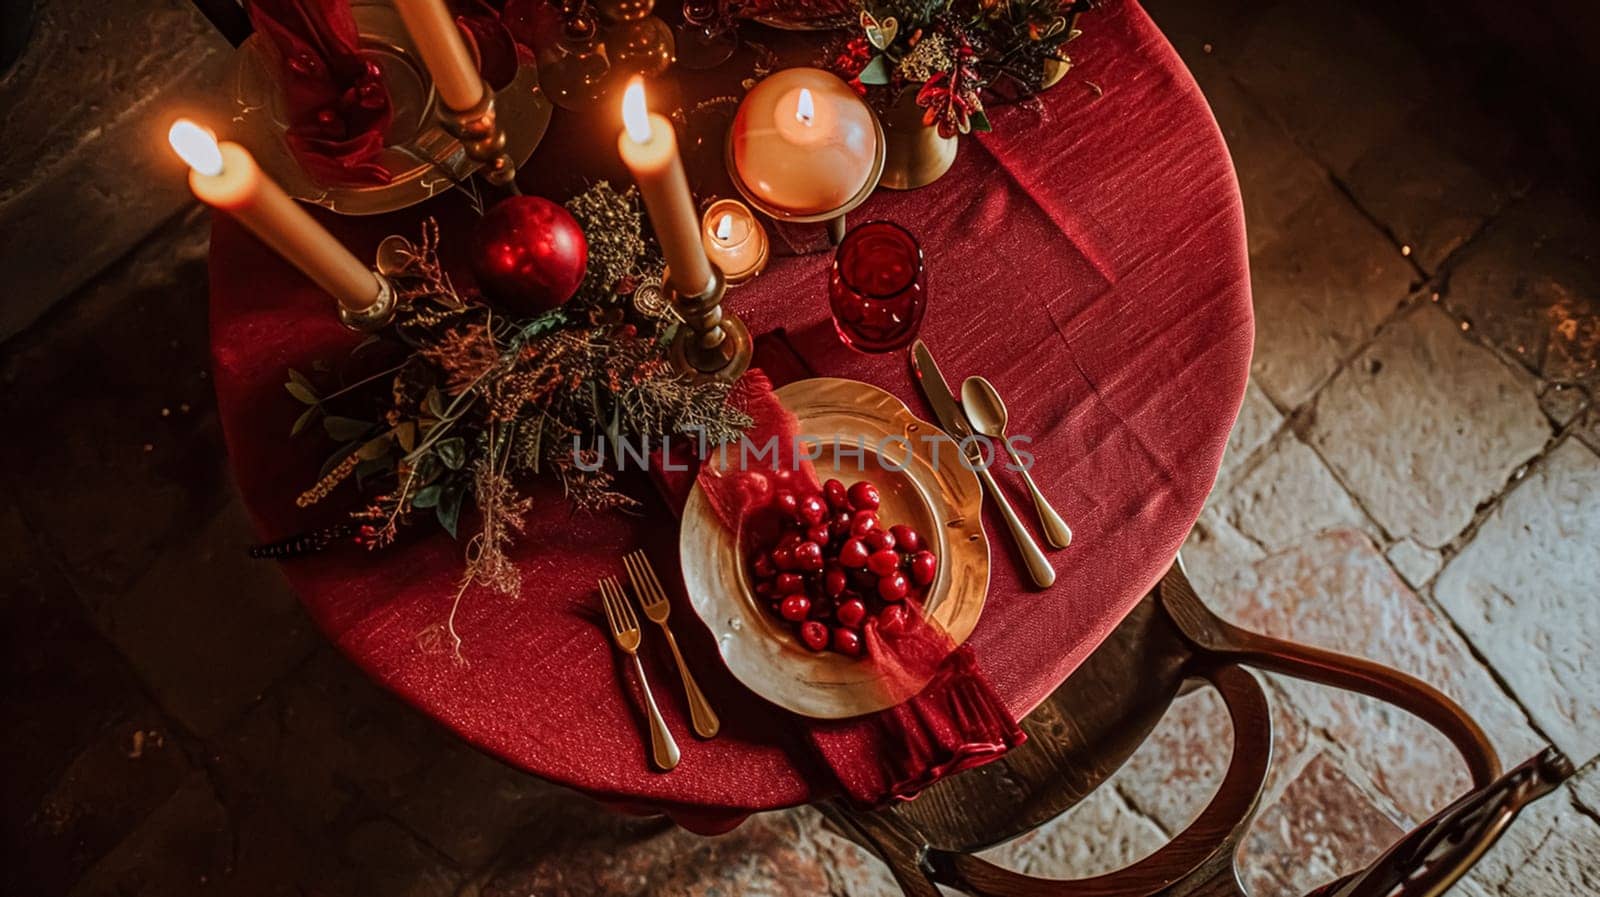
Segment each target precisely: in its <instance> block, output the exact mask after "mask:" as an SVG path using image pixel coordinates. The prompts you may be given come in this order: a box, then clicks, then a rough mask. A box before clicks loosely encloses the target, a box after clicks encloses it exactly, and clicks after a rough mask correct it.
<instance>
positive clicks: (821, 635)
mask: <svg viewBox="0 0 1600 897" xmlns="http://www.w3.org/2000/svg"><path fill="white" fill-rule="evenodd" d="M800 641H802V642H804V643H805V646H806V647H807V648H810V649H811V650H813V651H821V650H822V649H823V648H826V647H828V626H827V624H825V623H822V622H821V621H818V620H807V621H805V622H804V623H801V624H800Z"/></svg>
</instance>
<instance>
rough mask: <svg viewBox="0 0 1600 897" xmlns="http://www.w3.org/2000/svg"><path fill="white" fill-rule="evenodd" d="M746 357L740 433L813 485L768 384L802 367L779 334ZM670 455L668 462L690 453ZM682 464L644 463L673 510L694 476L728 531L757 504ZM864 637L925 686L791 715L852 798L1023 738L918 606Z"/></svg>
mask: <svg viewBox="0 0 1600 897" xmlns="http://www.w3.org/2000/svg"><path fill="white" fill-rule="evenodd" d="M756 355H757V361H758V362H759V363H761V364H763V365H764V366H765V369H762V368H752V369H751V370H750V371H749V372H748V373H746V374H745V375H744V377H743V378H742V379H741V380H740V381H739V383H738V384H737V385H736V386H735V387H734V392H733V395H732V397H731V398H730V400H731V401H734V402H737V403H738V404H740V405H741V406H743V407H744V408H745V410H746V411H748V412H749V413H750V415H751V417H753V418H754V419H755V423H754V424H753V425H752V427H751V431H750V433H749V434H748V435H749V437H750V438H751V439H752V440H753V441H754V442H755V443H756V444H758V445H759V444H764V443H765V442H766V441H767V439H768V438H769V437H772V436H776V437H777V438H778V446H779V450H778V460H777V464H776V466H778V467H779V469H794V468H798V470H799V474H798V475H799V476H800V477H801V479H802V480H803V481H806V482H808V483H809V484H810V485H811V486H812V487H813V488H815V487H816V486H817V481H816V474H815V473H814V472H813V471H812V469H811V465H810V463H809V462H805V461H803V460H797V459H795V458H794V457H793V452H794V436H795V434H796V433H797V432H798V422H797V421H796V420H795V418H794V415H793V414H792V413H791V412H789V411H788V409H786V408H784V407H783V404H782V403H781V402H779V401H778V398H777V396H776V395H775V394H774V392H773V382H772V380H773V379H779V380H780V382H789V381H791V380H796V379H801V378H803V377H806V376H809V375H810V371H809V370H808V369H807V367H806V365H805V363H804V362H803V361H802V360H801V359H800V357H799V356H798V355H796V354H795V353H794V351H793V350H792V349H790V348H789V347H788V345H787V344H786V343H784V342H783V336H782V334H781V333H778V334H771V335H764V336H763V337H761V338H760V339H758V340H757V350H756ZM767 371H771V372H772V375H773V376H772V378H770V379H769V375H768V373H767ZM680 448H682V449H685V450H687V448H688V447H687V446H680ZM678 454H679V453H675V457H674V458H673V459H672V460H673V461H674V462H684V461H688V460H690V459H687V458H683V457H678V456H676V455H678ZM691 467H692V465H691V464H686V463H674V464H672V465H664V464H657V465H655V467H654V470H653V475H654V479H655V481H656V483H657V485H658V486H659V487H660V488H661V490H662V492H663V494H664V495H666V496H667V499H668V501H669V502H670V503H671V505H672V507H673V509H674V510H676V511H678V512H680V513H681V512H682V510H683V505H684V501H685V500H686V499H687V498H688V495H689V491H690V489H691V488H692V487H693V486H694V484H695V483H696V482H697V481H698V482H699V483H700V485H701V488H702V489H703V490H704V491H705V493H706V495H707V497H708V498H709V499H710V501H711V504H712V506H713V508H714V509H715V511H716V513H717V514H718V516H719V517H720V518H722V520H723V523H724V525H726V526H728V527H730V528H734V529H737V528H738V527H740V526H741V525H742V524H743V522H744V520H745V517H746V515H748V514H749V513H751V512H752V511H753V510H758V509H753V508H750V507H748V506H747V503H746V502H745V496H747V495H748V494H749V493H748V491H747V490H743V489H740V488H739V487H738V485H737V484H736V482H734V480H735V478H734V477H727V476H721V475H718V474H717V473H716V472H715V471H713V470H711V469H710V468H709V467H706V468H702V469H700V470H699V471H698V472H690V471H688V470H685V468H691ZM736 476H737V475H736ZM866 640H867V643H868V646H869V651H868V653H867V656H866V657H865V658H863V659H862V661H861V662H862V663H872V664H875V665H876V666H877V667H878V670H879V671H880V672H881V673H882V674H883V675H884V676H886V677H888V678H890V679H891V680H899V681H901V682H905V683H909V684H908V685H907V686H906V687H905V689H904V691H907V692H909V691H911V689H913V688H916V686H917V684H920V683H923V682H926V683H927V684H926V685H923V686H922V687H921V690H920V691H917V693H916V694H915V695H914V696H913V697H912V698H910V699H909V700H906V701H904V702H901V703H900V704H897V705H896V706H894V707H891V708H889V709H887V710H883V711H880V712H878V713H873V714H868V715H866V716H861V717H855V718H852V719H845V720H809V719H808V720H804V721H803V723H802V721H800V720H798V719H797V720H796V725H797V726H798V727H799V728H800V730H801V731H802V732H803V733H804V735H805V738H806V739H807V740H808V741H809V742H810V744H811V746H812V747H813V748H815V749H816V751H817V754H818V755H819V756H820V757H821V759H822V760H823V762H824V763H825V764H826V765H827V766H828V768H829V769H831V770H832V771H833V775H834V778H835V779H837V780H838V783H839V786H840V787H841V789H842V790H843V791H844V793H845V794H846V795H847V796H848V797H849V798H850V799H851V800H852V801H854V802H855V803H857V804H859V805H862V806H876V805H878V804H882V803H884V802H886V801H888V800H892V799H896V798H899V799H908V798H911V797H914V796H915V795H916V794H917V793H918V792H919V791H921V790H922V789H923V788H926V787H927V786H929V785H931V784H933V783H934V782H936V781H938V780H939V779H940V778H941V777H943V776H946V775H949V774H951V773H954V772H960V771H961V770H963V769H970V768H972V767H974V766H980V765H982V764H984V763H988V762H989V761H991V760H994V759H996V758H998V757H999V756H1000V755H1002V754H1004V753H1005V752H1006V751H1008V750H1010V749H1011V748H1013V747H1016V746H1017V745H1019V744H1022V743H1023V741H1025V740H1026V739H1027V736H1026V735H1025V734H1023V731H1022V728H1021V727H1020V726H1018V725H1017V721H1016V720H1015V719H1013V718H1012V717H1011V715H1010V714H1009V713H1008V712H1007V711H1006V708H1005V704H1004V703H1003V702H1002V701H1001V700H1000V698H999V696H998V695H996V694H995V692H994V689H993V688H992V687H991V686H990V685H989V681H988V680H987V679H986V678H984V676H983V673H982V672H980V671H979V670H978V667H977V665H976V664H975V663H974V661H973V655H972V650H971V649H970V648H968V647H965V646H962V647H956V646H955V645H953V644H952V643H951V641H950V638H949V636H948V635H946V634H945V633H944V631H943V630H941V629H939V628H938V626H937V625H936V624H933V623H932V622H931V621H928V620H925V619H922V618H921V616H920V614H914V616H913V623H912V625H910V626H909V627H908V629H907V631H906V632H904V633H899V634H892V635H891V634H886V633H881V632H879V631H878V630H877V628H876V624H875V623H873V622H869V623H868V624H867V627H866Z"/></svg>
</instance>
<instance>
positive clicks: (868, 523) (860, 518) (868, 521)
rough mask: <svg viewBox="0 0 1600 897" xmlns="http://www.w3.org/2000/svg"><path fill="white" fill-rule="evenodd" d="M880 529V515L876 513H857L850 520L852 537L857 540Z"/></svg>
mask: <svg viewBox="0 0 1600 897" xmlns="http://www.w3.org/2000/svg"><path fill="white" fill-rule="evenodd" d="M877 528H878V513H877V512H876V511H857V512H856V515H855V516H854V517H852V518H850V535H852V536H855V537H856V538H857V539H859V538H861V537H862V536H865V535H866V534H867V533H870V532H872V531H873V530H875V529H877Z"/></svg>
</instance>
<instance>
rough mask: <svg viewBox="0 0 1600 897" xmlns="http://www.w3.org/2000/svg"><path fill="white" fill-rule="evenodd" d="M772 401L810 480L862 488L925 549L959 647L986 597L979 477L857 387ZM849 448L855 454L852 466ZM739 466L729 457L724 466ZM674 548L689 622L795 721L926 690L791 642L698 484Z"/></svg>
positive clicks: (923, 428)
mask: <svg viewBox="0 0 1600 897" xmlns="http://www.w3.org/2000/svg"><path fill="white" fill-rule="evenodd" d="M777 395H778V398H779V399H780V400H781V401H782V402H783V404H784V406H785V407H787V408H788V409H789V410H790V411H793V412H794V414H795V416H796V417H797V418H799V421H800V434H801V435H802V436H804V437H814V438H815V439H818V440H820V441H821V455H820V457H819V458H818V459H817V460H816V461H815V462H813V463H814V464H815V466H816V471H817V476H818V477H819V478H822V479H827V478H829V477H837V478H838V479H840V480H843V481H844V482H846V483H851V482H854V481H856V480H868V481H870V482H871V483H873V484H874V485H876V486H877V487H878V492H879V495H880V496H881V498H882V507H881V511H880V513H881V516H882V519H883V521H884V522H885V523H886V524H895V523H905V524H908V525H910V526H912V527H913V528H915V529H916V530H917V531H918V532H919V533H922V534H923V537H924V538H926V539H929V540H930V542H931V543H932V550H933V551H934V552H935V553H936V554H937V555H938V556H939V572H938V575H937V576H936V577H935V579H934V582H933V585H932V586H931V587H930V588H929V590H928V599H927V609H928V611H929V613H930V615H931V616H932V618H933V620H934V621H935V622H937V624H938V625H939V626H940V627H942V628H943V629H944V631H945V632H947V633H949V635H950V638H951V640H952V641H953V642H954V643H955V644H958V645H959V644H961V643H962V642H963V641H965V640H966V638H967V636H969V635H971V634H972V629H973V627H974V626H976V625H977V623H978V617H979V615H980V614H981V613H982V612H983V601H984V596H985V594H986V593H987V592H988V590H989V541H988V539H987V538H986V537H985V536H984V533H983V522H982V517H981V513H980V511H981V509H982V504H983V492H982V489H981V488H980V486H979V484H978V477H977V475H976V474H974V473H973V472H972V471H971V470H969V469H967V467H966V466H965V465H964V464H963V463H962V458H961V452H960V450H959V449H958V447H957V446H956V444H955V443H954V442H952V441H950V440H949V439H948V438H940V439H937V440H934V439H931V438H930V439H924V438H923V437H924V436H927V437H933V436H934V435H936V434H939V432H940V431H939V430H938V428H936V427H935V426H933V425H932V424H929V423H926V422H924V421H921V420H918V419H917V418H916V417H915V416H914V415H912V413H911V412H910V411H909V410H907V408H906V406H905V405H904V404H903V403H901V401H900V400H899V399H897V398H895V397H894V396H893V395H891V394H889V393H887V392H884V391H883V390H881V389H878V388H877V387H875V386H869V385H868V384H865V383H860V382H857V381H855V380H839V379H834V378H817V379H812V380H800V381H797V382H795V383H791V384H789V385H787V386H785V387H783V388H782V389H779V390H778V391H777ZM855 446H860V447H862V449H863V450H862V453H861V454H862V457H863V459H864V460H863V461H862V462H860V463H858V461H857V460H856V457H855V455H854V453H853V451H852V448H853V447H855ZM840 448H843V449H844V451H843V452H840V451H839V450H838V449H840ZM880 452H881V453H880ZM715 460H716V459H713V461H715ZM738 463H739V461H738V453H737V452H736V451H735V450H733V449H730V450H729V453H728V465H729V466H737V465H738ZM752 463H753V464H761V463H763V462H761V461H753V462H752ZM895 468H903V469H900V470H897V469H895ZM678 548H679V555H680V557H681V559H682V564H683V579H684V585H685V586H686V587H687V589H688V593H689V600H690V602H691V603H692V604H693V606H694V609H695V612H696V613H698V614H699V615H700V619H701V620H702V621H704V622H705V624H706V626H707V627H709V628H710V629H711V632H712V634H713V635H714V636H715V637H716V642H717V650H718V651H719V652H720V653H721V654H722V659H723V662H724V663H726V664H727V666H728V669H729V671H731V672H732V673H733V675H734V677H735V678H737V679H738V680H739V681H740V682H742V683H744V684H745V686H746V687H748V688H749V689H750V690H751V691H753V692H755V693H756V694H758V695H760V696H761V697H763V698H766V699H767V700H769V701H771V702H772V703H774V704H777V705H778V706H780V707H783V708H785V709H788V710H792V711H794V712H795V713H798V714H801V715H803V716H809V717H817V718H822V719H840V718H844V717H850V716H859V715H861V714H863V713H872V712H875V711H878V710H883V709H884V708H886V707H892V706H894V705H895V704H898V703H900V702H902V701H904V700H906V699H907V698H909V697H911V695H912V694H914V693H915V692H916V691H917V690H920V689H921V687H922V685H923V684H925V683H923V682H913V683H891V682H889V681H887V680H885V679H884V678H883V677H881V676H879V675H877V674H876V673H875V672H874V670H875V666H874V664H872V663H871V662H870V661H863V660H856V659H852V658H849V657H845V656H844V655H842V654H838V653H835V652H833V651H822V652H813V651H810V650H808V649H807V648H806V647H805V646H804V645H803V644H801V643H800V640H799V639H798V637H797V636H796V635H795V634H794V633H793V631H792V629H791V628H790V627H789V625H788V623H787V622H786V621H784V620H781V619H778V618H777V617H775V616H774V615H773V614H772V613H771V612H770V611H769V610H767V608H766V607H765V606H764V605H763V602H761V601H760V600H758V599H757V598H756V597H755V594H754V593H753V592H752V591H751V588H750V580H749V577H748V575H747V573H746V572H745V563H744V556H745V555H746V554H748V553H749V551H750V546H747V545H740V544H739V539H738V538H737V537H736V536H735V535H734V534H733V533H730V532H728V531H727V529H726V528H725V527H723V526H722V524H721V522H720V521H719V520H718V519H717V517H716V515H715V514H714V513H713V512H712V510H711V505H710V502H709V501H708V500H707V498H706V496H705V494H704V493H703V492H702V491H701V490H700V488H699V486H698V485H696V487H695V488H694V490H693V491H692V492H690V494H689V501H688V504H687V505H686V506H685V508H684V514H683V528H682V531H681V533H680V535H679V539H678Z"/></svg>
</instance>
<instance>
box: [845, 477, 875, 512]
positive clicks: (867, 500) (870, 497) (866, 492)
mask: <svg viewBox="0 0 1600 897" xmlns="http://www.w3.org/2000/svg"><path fill="white" fill-rule="evenodd" d="M878 502H879V498H878V487H877V486H874V485H872V484H871V483H869V482H867V481H866V480H862V481H860V482H858V483H856V484H855V485H854V486H851V487H850V506H851V507H853V508H855V509H856V510H857V511H876V510H877V509H878Z"/></svg>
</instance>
